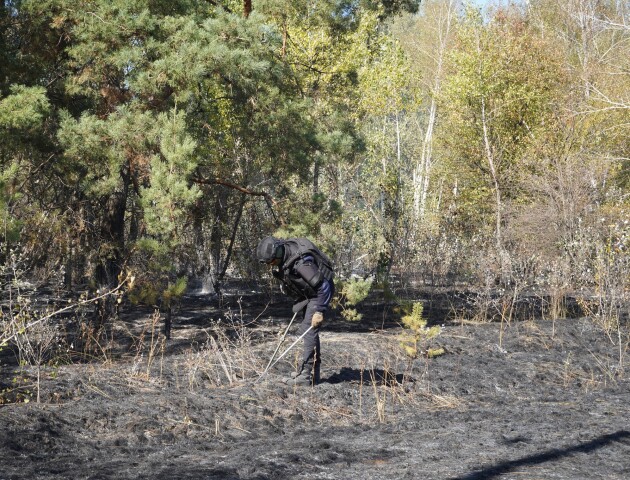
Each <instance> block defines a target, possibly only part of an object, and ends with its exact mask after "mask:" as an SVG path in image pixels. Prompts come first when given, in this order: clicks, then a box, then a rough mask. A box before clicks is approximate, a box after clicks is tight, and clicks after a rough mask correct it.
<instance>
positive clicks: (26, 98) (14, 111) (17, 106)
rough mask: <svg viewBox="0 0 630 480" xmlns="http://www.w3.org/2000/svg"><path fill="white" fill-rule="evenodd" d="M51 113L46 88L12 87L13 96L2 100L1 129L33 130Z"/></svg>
mask: <svg viewBox="0 0 630 480" xmlns="http://www.w3.org/2000/svg"><path fill="white" fill-rule="evenodd" d="M49 113H50V103H49V101H48V99H47V98H46V89H45V88H44V87H26V86H24V85H11V94H10V95H9V96H7V97H5V98H3V99H1V100H0V129H2V128H11V129H32V128H34V127H38V126H40V125H41V123H42V122H43V121H44V119H45V118H46V116H47V115H48V114H49Z"/></svg>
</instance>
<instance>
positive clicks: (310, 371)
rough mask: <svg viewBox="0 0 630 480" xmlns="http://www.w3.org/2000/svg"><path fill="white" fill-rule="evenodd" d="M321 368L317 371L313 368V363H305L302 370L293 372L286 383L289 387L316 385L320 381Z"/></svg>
mask: <svg viewBox="0 0 630 480" xmlns="http://www.w3.org/2000/svg"><path fill="white" fill-rule="evenodd" d="M318 377H319V368H317V370H316V369H315V368H313V364H312V363H304V364H303V365H302V369H301V370H300V371H299V372H293V373H292V374H291V377H290V378H287V379H286V380H285V381H284V383H286V384H287V385H302V386H308V385H316V384H317V382H318V380H319V378H318Z"/></svg>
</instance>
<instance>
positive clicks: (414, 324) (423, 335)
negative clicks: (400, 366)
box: [400, 302, 444, 358]
mask: <svg viewBox="0 0 630 480" xmlns="http://www.w3.org/2000/svg"><path fill="white" fill-rule="evenodd" d="M401 320H402V323H403V325H404V327H405V329H406V330H405V331H404V332H403V333H402V334H401V337H400V346H401V347H402V349H403V350H404V351H405V353H406V354H407V356H409V357H410V358H418V356H419V355H420V354H425V355H426V356H427V357H429V358H432V357H437V356H440V355H442V354H443V353H444V349H443V348H426V345H427V344H428V343H429V341H430V340H432V339H434V338H435V337H437V336H438V335H439V334H440V333H441V331H442V328H441V327H440V326H439V325H435V326H433V327H427V320H426V319H425V318H424V317H423V306H422V304H421V303H419V302H415V303H414V304H413V305H412V307H411V312H410V313H408V314H407V315H404V316H403V317H402V319H401ZM422 347H425V349H422Z"/></svg>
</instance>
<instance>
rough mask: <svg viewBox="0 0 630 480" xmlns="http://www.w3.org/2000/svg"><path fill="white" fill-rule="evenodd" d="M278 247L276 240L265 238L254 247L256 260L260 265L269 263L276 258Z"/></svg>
mask: <svg viewBox="0 0 630 480" xmlns="http://www.w3.org/2000/svg"><path fill="white" fill-rule="evenodd" d="M278 247H280V244H279V240H278V239H277V238H274V237H265V238H263V239H262V240H261V241H260V243H258V247H256V258H257V259H258V261H259V262H260V263H269V262H271V261H272V260H273V259H274V258H276V257H278V253H279V252H277V249H278Z"/></svg>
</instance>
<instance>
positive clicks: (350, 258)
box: [0, 0, 630, 320]
mask: <svg viewBox="0 0 630 480" xmlns="http://www.w3.org/2000/svg"><path fill="white" fill-rule="evenodd" d="M629 20H630V5H629V4H628V2H627V1H626V0H531V1H529V2H516V3H514V4H511V3H510V2H499V5H492V4H491V5H489V6H488V7H484V8H480V7H478V6H475V5H474V4H470V3H466V2H459V1H455V0H424V1H423V2H421V3H419V2H416V1H413V0H382V1H377V0H308V1H304V0H253V1H244V2H243V1H235V0H216V1H212V0H168V1H166V0H4V1H3V3H2V4H1V5H0V222H1V227H2V228H1V231H0V240H1V245H2V251H1V253H0V264H1V265H2V269H3V270H2V273H3V280H2V282H3V292H4V293H6V294H7V295H5V301H6V300H7V298H8V295H9V293H7V292H9V291H10V290H11V289H12V288H13V289H15V288H16V280H18V279H19V280H21V281H26V280H28V281H29V282H32V283H37V282H56V284H57V285H61V286H62V287H63V288H65V289H66V290H67V291H70V292H71V291H73V289H77V288H79V286H80V287H81V288H83V286H85V285H89V286H90V288H91V289H92V292H93V295H98V292H102V291H103V290H98V289H103V288H105V289H110V290H111V289H115V288H116V287H118V286H119V285H120V283H121V282H123V281H124V280H128V279H130V278H131V277H133V278H134V282H133V285H130V284H129V283H126V284H125V291H126V293H127V294H128V295H129V298H130V299H132V300H133V301H134V302H137V303H145V304H156V305H166V306H167V307H168V304H169V302H170V301H171V300H172V298H173V297H175V296H177V295H179V294H181V293H182V292H183V291H184V290H185V288H186V286H187V285H188V286H190V285H191V282H192V281H203V282H205V283H206V284H208V285H210V286H211V287H213V288H214V289H215V291H217V292H220V290H221V285H222V284H223V283H224V282H225V281H226V279H228V278H245V279H255V278H260V276H261V274H264V272H262V271H261V269H260V267H259V265H257V264H256V262H255V261H254V259H253V251H254V248H255V245H256V243H257V242H258V240H259V239H260V238H261V237H263V236H265V235H269V234H274V235H278V236H307V237H309V238H311V239H312V240H313V241H315V242H316V243H317V244H319V245H320V246H321V247H322V249H323V250H324V251H326V253H328V254H329V255H330V256H331V257H332V258H333V259H334V260H335V263H336V266H337V270H338V274H339V277H340V278H341V279H348V278H351V276H355V277H356V276H359V277H362V278H364V279H373V281H374V285H387V284H388V282H391V280H392V279H393V278H395V279H396V280H397V281H400V282H403V283H406V284H414V285H430V286H439V287H449V286H454V285H457V286H459V287H461V288H474V289H477V290H479V291H482V292H488V291H493V292H495V294H498V295H499V296H503V297H504V298H508V297H509V298H512V299H513V298H514V297H515V296H518V295H520V294H525V293H526V292H527V293H528V294H531V293H532V292H533V293H540V294H543V293H544V294H545V295H549V296H550V297H549V298H555V299H559V300H558V302H559V305H561V304H562V299H563V298H564V297H565V296H566V295H569V294H571V295H575V296H576V297H580V298H582V300H581V305H582V307H583V308H584V309H585V310H587V311H588V312H587V313H593V314H606V315H607V316H608V318H612V319H618V318H620V315H621V316H623V312H624V311H625V310H624V309H625V308H627V303H628V297H629V295H630V292H629V288H630V278H629V272H630V252H629V249H630V223H629V219H630V214H629V213H630V196H629V193H630V190H629V183H630V55H629V54H628V53H629V52H630V23H628V22H629ZM14 291H15V290H14ZM496 292H498V293H496ZM4 293H3V295H4ZM12 298H13V297H12ZM14 300H15V299H14V298H13V301H14ZM624 305H625V306H624ZM556 306H557V305H556ZM5 313H6V312H5ZM9 317H11V318H13V314H11V315H4V317H3V318H4V320H6V319H7V318H9Z"/></svg>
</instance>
